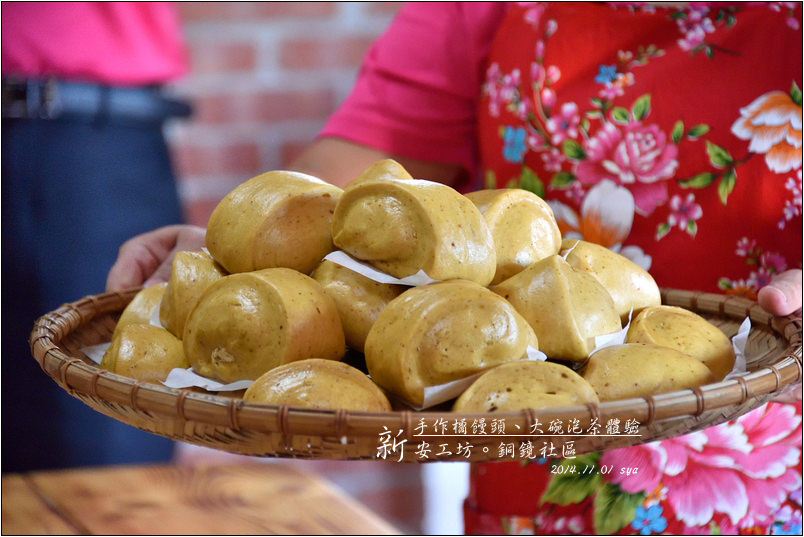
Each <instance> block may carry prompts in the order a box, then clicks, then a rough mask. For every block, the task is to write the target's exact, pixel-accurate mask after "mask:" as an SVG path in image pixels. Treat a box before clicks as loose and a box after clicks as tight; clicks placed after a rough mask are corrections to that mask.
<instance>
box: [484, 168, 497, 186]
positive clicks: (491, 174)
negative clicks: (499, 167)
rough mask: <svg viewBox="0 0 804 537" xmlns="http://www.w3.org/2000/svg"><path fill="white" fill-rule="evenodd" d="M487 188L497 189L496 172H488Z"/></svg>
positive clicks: (486, 178)
mask: <svg viewBox="0 0 804 537" xmlns="http://www.w3.org/2000/svg"><path fill="white" fill-rule="evenodd" d="M485 186H486V188H497V176H496V175H495V173H494V170H486V177H485Z"/></svg>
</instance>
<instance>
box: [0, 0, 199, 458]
mask: <svg viewBox="0 0 804 537" xmlns="http://www.w3.org/2000/svg"><path fill="white" fill-rule="evenodd" d="M186 71H187V61H186V58H185V51H184V45H183V42H182V36H181V28H180V24H179V18H178V15H177V11H176V7H175V6H174V5H171V4H166V3H158V2H157V3H150V2H144V3H140V2H115V3H107V2H8V3H3V5H2V92H3V93H2V115H3V126H2V133H3V144H2V168H3V170H2V174H3V182H2V196H3V211H2V243H3V245H2V253H3V256H2V257H3V258H2V273H3V304H2V323H3V335H2V338H3V339H2V341H3V365H2V373H3V380H2V383H3V389H2V393H3V395H2V398H3V410H2V433H3V450H2V459H3V460H2V462H3V471H4V472H14V471H27V470H38V469H48V468H64V467H72V466H85V465H103V464H113V463H116V462H143V461H150V460H169V459H170V457H171V454H172V449H173V445H172V443H171V442H170V441H168V440H167V439H164V438H161V437H158V436H155V435H151V434H147V433H144V432H141V431H139V430H137V429H135V428H133V427H130V426H128V425H124V424H122V423H120V422H117V421H116V420H113V419H111V418H107V417H105V416H103V415H102V414H100V413H98V412H95V411H93V410H91V409H90V408H89V407H87V406H86V405H84V404H83V403H82V402H80V401H78V400H77V399H74V398H72V397H70V396H69V395H67V394H66V393H65V392H64V391H63V390H62V389H61V388H60V387H59V386H58V385H56V383H54V382H53V381H52V380H50V379H48V378H47V376H46V375H43V374H42V371H41V370H40V369H39V367H38V366H37V364H36V362H35V361H34V360H32V359H31V352H30V348H29V347H28V343H27V341H28V336H29V334H30V332H31V330H32V328H33V323H34V321H35V319H36V318H37V317H38V316H39V315H43V314H44V313H46V312H47V311H51V310H53V309H55V308H57V307H58V306H60V305H61V304H63V303H65V302H71V301H74V300H77V299H78V298H80V297H82V296H86V295H89V294H96V293H98V292H100V291H102V290H103V288H104V285H105V280H106V273H107V272H108V270H109V268H110V267H111V266H112V263H113V261H114V260H115V256H116V255H117V249H118V247H119V245H120V243H121V242H122V241H123V240H125V239H126V238H127V237H130V236H131V235H133V234H137V233H141V232H144V231H146V230H149V229H153V228H155V227H160V226H164V225H168V224H175V223H179V222H181V221H182V215H181V211H180V207H179V201H178V196H177V193H176V185H175V182H174V177H173V172H172V169H171V163H170V159H169V156H168V151H167V146H166V144H165V140H164V137H163V135H162V128H163V126H164V123H165V121H166V120H167V119H169V118H171V117H178V116H186V115H187V114H188V113H189V107H188V106H187V104H185V103H181V102H176V101H172V100H170V99H167V98H166V97H165V95H163V93H162V91H161V90H160V87H161V86H162V85H164V84H166V83H167V82H170V81H172V80H175V79H176V78H177V77H180V76H182V75H183V74H184V73H185V72H186Z"/></svg>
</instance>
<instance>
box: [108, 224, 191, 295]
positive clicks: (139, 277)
mask: <svg viewBox="0 0 804 537" xmlns="http://www.w3.org/2000/svg"><path fill="white" fill-rule="evenodd" d="M205 234H206V231H205V230H204V228H202V227H198V226H191V225H181V224H180V225H173V226H165V227H161V228H158V229H156V230H154V231H149V232H148V233H143V234H142V235H137V236H136V237H133V238H131V239H129V240H127V241H126V242H125V243H123V245H122V246H121V247H120V251H119V252H118V254H117V260H116V261H115V263H114V265H113V266H112V268H111V269H110V270H109V274H108V276H107V277H106V290H107V291H120V290H121V289H127V288H131V287H139V286H144V287H147V286H149V285H151V284H154V283H159V282H164V281H167V280H168V278H169V277H170V267H171V263H172V262H173V255H174V254H175V253H176V252H180V251H183V250H189V251H193V250H200V249H201V248H202V247H203V246H204V236H205Z"/></svg>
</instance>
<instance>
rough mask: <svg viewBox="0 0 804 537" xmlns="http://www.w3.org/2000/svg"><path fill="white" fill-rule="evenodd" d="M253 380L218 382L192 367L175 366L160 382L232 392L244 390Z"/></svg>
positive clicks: (176, 385)
mask: <svg viewBox="0 0 804 537" xmlns="http://www.w3.org/2000/svg"><path fill="white" fill-rule="evenodd" d="M252 382H254V381H253V380H238V381H235V382H228V383H227V382H218V381H217V380H212V379H210V378H206V377H202V376H201V375H199V374H198V373H196V372H195V371H193V368H192V367H188V368H187V369H180V368H178V367H177V368H176V369H173V370H171V371H170V373H168V376H167V378H166V379H165V380H164V381H163V382H162V384H164V385H165V386H167V387H168V388H191V387H195V388H203V389H205V390H207V391H210V392H233V391H237V390H245V389H246V388H248V387H249V386H251V383H252Z"/></svg>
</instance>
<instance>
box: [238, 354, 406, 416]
mask: <svg viewBox="0 0 804 537" xmlns="http://www.w3.org/2000/svg"><path fill="white" fill-rule="evenodd" d="M243 399H244V400H246V401H253V402H257V403H271V404H275V405H289V406H299V407H305V408H316V409H321V410H337V409H341V408H342V409H345V410H354V411H359V412H389V411H390V410H391V403H390V402H389V401H388V398H387V397H386V396H385V394H384V393H383V391H382V390H381V389H380V388H378V387H377V385H376V384H374V383H373V382H372V381H371V379H370V378H368V377H367V376H366V375H365V374H364V373H363V372H362V371H360V370H358V369H356V368H354V367H352V366H350V365H348V364H345V363H343V362H334V361H332V360H321V359H319V358H310V359H308V360H299V361H297V362H291V363H289V364H285V365H281V366H279V367H275V368H274V369H271V370H270V371H268V372H267V373H265V374H263V375H262V376H261V377H260V378H258V379H257V380H255V381H254V383H253V384H252V385H251V386H249V388H248V389H247V390H246V393H245V394H244V395H243Z"/></svg>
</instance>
